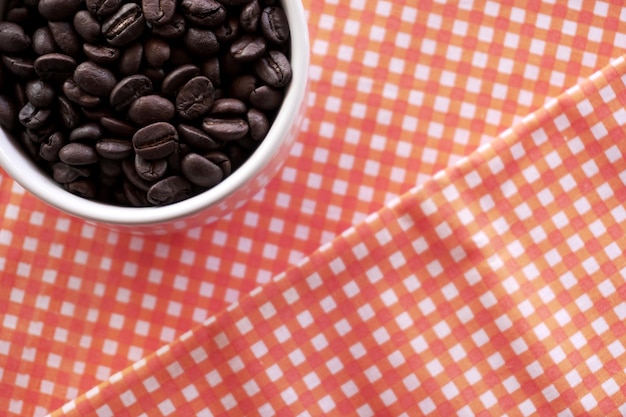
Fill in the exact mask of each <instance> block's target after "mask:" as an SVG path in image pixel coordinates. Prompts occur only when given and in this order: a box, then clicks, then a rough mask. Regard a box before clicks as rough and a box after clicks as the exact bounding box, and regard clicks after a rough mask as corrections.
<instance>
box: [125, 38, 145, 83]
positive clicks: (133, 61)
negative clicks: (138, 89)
mask: <svg viewBox="0 0 626 417" xmlns="http://www.w3.org/2000/svg"><path fill="white" fill-rule="evenodd" d="M142 61H143V44H142V43H140V42H135V43H132V44H130V45H129V46H127V47H126V49H124V51H123V52H122V56H121V57H120V64H119V70H120V74H122V75H126V76H128V75H133V74H136V73H137V72H139V69H140V68H141V63H142Z"/></svg>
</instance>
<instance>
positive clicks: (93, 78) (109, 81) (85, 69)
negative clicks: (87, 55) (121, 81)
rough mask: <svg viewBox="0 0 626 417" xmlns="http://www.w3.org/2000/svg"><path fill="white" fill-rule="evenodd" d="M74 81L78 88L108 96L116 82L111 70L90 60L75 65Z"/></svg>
mask: <svg viewBox="0 0 626 417" xmlns="http://www.w3.org/2000/svg"><path fill="white" fill-rule="evenodd" d="M74 81H75V82H76V84H77V85H78V86H79V87H80V88H82V89H83V90H85V91H86V92H88V93H89V94H93V95H94V96H108V95H109V94H110V93H111V90H113V87H115V85H116V84H117V80H116V79H115V75H114V74H113V72H112V71H111V70H109V69H107V68H104V67H102V66H100V65H96V64H94V63H93V62H90V61H87V62H83V63H82V64H79V65H78V66H77V67H76V69H75V70H74Z"/></svg>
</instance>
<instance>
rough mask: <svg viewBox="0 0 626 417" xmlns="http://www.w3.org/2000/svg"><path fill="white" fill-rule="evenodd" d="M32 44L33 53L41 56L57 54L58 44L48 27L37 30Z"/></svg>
mask: <svg viewBox="0 0 626 417" xmlns="http://www.w3.org/2000/svg"><path fill="white" fill-rule="evenodd" d="M31 43H32V48H33V51H35V53H36V54H37V55H39V56H41V55H46V54H51V53H53V52H57V46H56V43H54V38H53V37H52V32H50V28H49V27H48V26H42V27H40V28H37V29H36V30H35V31H34V32H33V36H32V40H31Z"/></svg>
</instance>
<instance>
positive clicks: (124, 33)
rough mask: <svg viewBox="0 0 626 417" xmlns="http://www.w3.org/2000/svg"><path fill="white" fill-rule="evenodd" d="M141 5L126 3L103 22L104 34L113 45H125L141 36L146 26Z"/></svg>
mask: <svg viewBox="0 0 626 417" xmlns="http://www.w3.org/2000/svg"><path fill="white" fill-rule="evenodd" d="M144 22H145V21H144V18H143V13H142V11H141V7H140V6H139V5H138V4H136V3H126V4H124V5H123V6H122V7H120V8H119V9H118V10H117V12H115V14H113V15H112V16H111V17H109V18H108V19H107V20H105V21H104V23H103V24H102V34H103V35H104V37H105V38H106V40H107V42H109V44H111V45H113V46H124V45H128V44H129V43H131V42H133V41H134V40H135V39H137V38H139V37H140V36H141V35H142V33H143V31H144V28H145V23H144Z"/></svg>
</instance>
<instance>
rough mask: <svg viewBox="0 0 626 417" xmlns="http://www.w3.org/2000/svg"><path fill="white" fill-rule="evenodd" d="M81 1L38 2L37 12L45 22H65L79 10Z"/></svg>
mask: <svg viewBox="0 0 626 417" xmlns="http://www.w3.org/2000/svg"><path fill="white" fill-rule="evenodd" d="M82 3H83V2H82V0H39V2H38V3H37V10H38V11H39V14H41V16H43V17H44V18H45V19H46V20H53V21H54V20H67V19H69V18H71V17H72V16H73V15H74V13H76V12H77V11H78V10H80V8H81V6H82Z"/></svg>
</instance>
